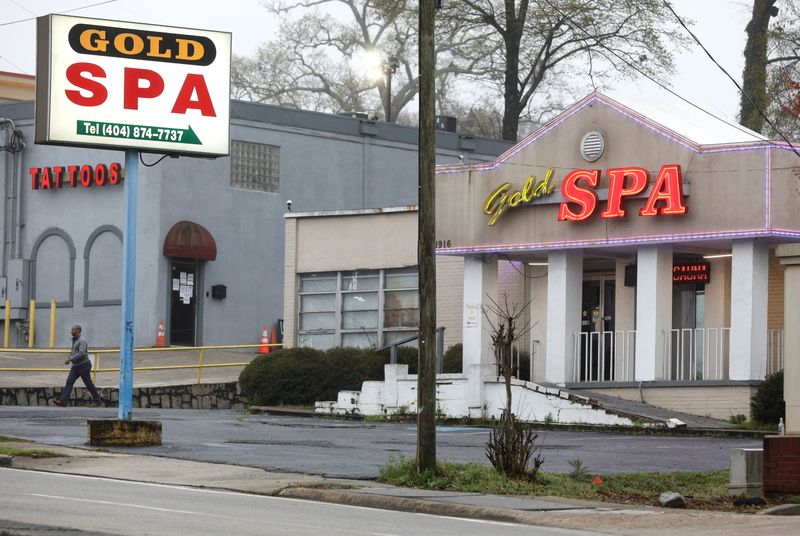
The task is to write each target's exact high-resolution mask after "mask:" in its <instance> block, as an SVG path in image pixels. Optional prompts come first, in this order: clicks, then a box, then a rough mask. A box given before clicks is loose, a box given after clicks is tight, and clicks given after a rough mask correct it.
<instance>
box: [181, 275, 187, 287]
mask: <svg viewBox="0 0 800 536" xmlns="http://www.w3.org/2000/svg"><path fill="white" fill-rule="evenodd" d="M185 284H186V272H181V285H185Z"/></svg>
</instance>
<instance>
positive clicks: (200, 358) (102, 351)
mask: <svg viewBox="0 0 800 536" xmlns="http://www.w3.org/2000/svg"><path fill="white" fill-rule="evenodd" d="M262 346H268V347H270V348H281V347H283V344H278V343H270V344H267V345H264V344H235V345H224V346H180V347H164V348H134V350H133V352H134V357H135V355H136V354H137V353H140V354H141V353H151V352H187V351H194V350H199V355H198V361H197V363H196V364H194V365H152V366H138V367H137V366H134V367H133V370H134V371H135V372H136V371H146V370H181V369H197V383H201V381H202V374H203V369H204V368H221V367H243V366H245V365H248V364H249V363H250V362H249V361H246V362H237V363H204V362H203V361H204V358H205V351H206V350H236V349H246V348H260V347H262ZM119 351H120V350H119V348H104V349H100V350H92V351H91V352H89V355H90V356H92V355H94V356H95V357H94V359H93V361H92V380H93V381H97V374H98V373H103V372H119V367H112V368H101V367H100V361H101V356H102V355H103V354H118V353H119ZM0 353H9V354H14V353H16V354H54V355H69V353H70V350H69V349H66V348H65V349H61V350H51V349H29V348H26V349H20V348H3V349H0ZM0 372H64V367H63V366H62V367H58V368H54V367H0Z"/></svg>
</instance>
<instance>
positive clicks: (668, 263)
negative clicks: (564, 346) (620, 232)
mask: <svg viewBox="0 0 800 536" xmlns="http://www.w3.org/2000/svg"><path fill="white" fill-rule="evenodd" d="M671 327H672V246H643V247H640V248H639V251H638V253H637V256H636V358H635V376H634V377H635V379H636V381H652V380H655V379H662V378H664V377H665V374H664V358H665V356H664V335H665V332H666V331H668V330H669V329H670V328H671Z"/></svg>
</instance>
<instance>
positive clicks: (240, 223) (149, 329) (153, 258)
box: [0, 102, 510, 347]
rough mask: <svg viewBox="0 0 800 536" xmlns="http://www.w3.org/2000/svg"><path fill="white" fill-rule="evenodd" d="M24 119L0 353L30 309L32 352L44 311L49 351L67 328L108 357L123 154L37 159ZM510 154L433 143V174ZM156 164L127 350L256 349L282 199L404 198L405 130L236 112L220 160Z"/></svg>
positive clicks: (302, 205) (15, 110)
mask: <svg viewBox="0 0 800 536" xmlns="http://www.w3.org/2000/svg"><path fill="white" fill-rule="evenodd" d="M33 118H34V105H33V103H32V102H18V103H9V104H0V120H1V121H3V122H2V129H1V130H0V144H1V145H2V146H3V147H4V148H6V149H7V150H4V151H3V152H2V155H0V160H1V162H0V178H1V180H2V188H3V191H4V192H5V199H6V201H5V203H3V204H2V207H0V210H1V211H2V217H0V222H2V228H3V236H4V248H3V254H2V267H1V268H2V273H1V274H0V276H1V277H0V288H1V289H2V296H0V297H3V298H6V297H7V298H8V299H9V300H10V301H11V307H12V309H11V312H12V315H11V318H12V319H11V330H10V346H24V345H27V338H28V329H29V320H30V311H29V300H36V303H37V307H36V313H35V316H36V328H35V335H34V337H35V341H34V342H35V346H37V347H44V346H47V345H48V334H49V332H50V310H49V309H50V301H51V300H53V299H54V300H56V303H57V317H56V341H57V342H56V344H57V345H58V346H61V345H64V344H65V341H66V340H67V338H68V334H69V326H70V325H71V324H72V323H75V322H78V323H81V324H83V325H84V326H85V330H86V333H87V336H88V337H89V338H90V340H91V342H92V344H93V345H95V346H117V345H118V344H119V323H120V314H121V313H120V300H121V293H122V266H121V237H122V232H121V229H122V210H123V195H122V194H123V187H122V185H123V181H124V178H123V179H122V180H118V181H115V180H114V179H113V177H114V176H115V175H114V173H115V172H116V168H117V164H115V163H121V162H124V154H123V152H122V151H113V150H93V149H79V148H71V147H56V146H45V145H35V144H34V143H33V141H32V140H33ZM9 120H10V121H9ZM14 129H16V131H17V133H19V134H21V136H22V140H23V141H24V148H22V149H21V150H19V147H20V145H19V144H18V143H16V142H18V141H19V140H18V136H17V135H15V134H14V133H13V132H14ZM509 147H510V145H509V144H507V143H505V142H501V141H494V140H484V139H473V138H469V137H464V136H459V135H457V134H455V133H451V132H439V133H438V134H437V155H438V156H437V159H438V162H439V163H440V164H457V163H459V162H461V161H464V162H483V161H489V160H492V159H493V158H494V157H496V156H497V155H499V154H500V153H502V152H503V151H505V150H506V149H508V148H509ZM159 158H160V155H155V154H142V163H143V164H144V165H140V167H139V200H140V201H139V213H138V215H137V217H138V230H137V265H136V337H135V344H136V345H137V346H150V345H152V344H153V343H154V340H155V337H156V331H157V327H158V324H159V321H160V320H163V321H164V323H165V327H166V335H167V342H168V343H171V344H183V345H200V344H206V345H210V344H251V343H257V342H258V341H259V335H260V332H261V326H262V325H265V324H267V325H270V326H271V325H274V324H275V323H276V322H277V321H278V319H279V318H280V317H281V316H282V311H283V284H284V276H283V267H284V262H283V256H284V230H283V227H284V218H283V216H284V213H285V212H286V211H287V202H288V201H289V200H291V201H292V207H291V209H292V210H294V211H303V212H308V211H319V210H343V209H365V208H372V207H381V206H398V205H412V204H415V203H416V199H417V130H416V129H414V128H409V127H403V126H398V125H395V124H387V123H383V122H374V121H369V120H366V119H361V118H357V117H343V116H337V115H330V114H321V113H314V112H307V111H300V110H293V109H285V108H279V107H275V106H269V105H260V104H252V103H244V102H233V103H231V156H230V157H224V158H217V159H206V158H191V157H180V158H165V159H164V160H162V161H160V162H159V163H157V164H155V163H156V161H157V160H158V159H159ZM153 164H155V165H153ZM70 166H75V167H72V168H71V167H70ZM119 174H120V176H121V177H124V169H121V166H120V169H119ZM388 238H389V237H387V239H388ZM364 247H365V248H369V247H370V246H369V244H364ZM329 251H330V255H336V243H331V244H329ZM220 285H221V286H220ZM212 287H216V291H215V292H212ZM223 296H224V297H223Z"/></svg>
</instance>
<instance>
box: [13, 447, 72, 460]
mask: <svg viewBox="0 0 800 536" xmlns="http://www.w3.org/2000/svg"><path fill="white" fill-rule="evenodd" d="M0 454H2V455H5V456H29V457H31V458H65V457H66V455H64V454H59V453H57V452H53V451H52V450H44V449H20V448H16V447H6V446H3V445H0Z"/></svg>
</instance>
